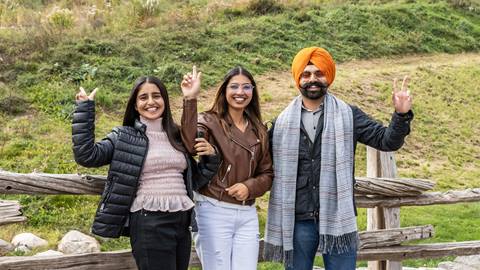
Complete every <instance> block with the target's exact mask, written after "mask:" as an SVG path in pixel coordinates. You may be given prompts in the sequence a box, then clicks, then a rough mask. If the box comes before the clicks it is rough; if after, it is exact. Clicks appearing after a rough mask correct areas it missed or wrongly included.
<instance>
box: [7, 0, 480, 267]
mask: <svg viewBox="0 0 480 270" xmlns="http://www.w3.org/2000/svg"><path fill="white" fill-rule="evenodd" d="M110 2H111V4H110V5H107V4H105V3H106V2H105V1H94V0H86V1H67V0H65V1H58V2H54V1H40V0H37V1H4V2H2V3H0V63H1V64H0V126H1V127H2V129H0V168H2V169H4V170H9V171H14V172H31V171H34V170H36V171H41V172H48V173H76V172H79V173H90V174H94V173H105V172H106V168H100V169H94V170H92V169H88V170H87V169H85V168H81V167H80V166H78V165H76V164H75V162H74V161H73V157H72V154H71V138H70V115H71V112H72V109H73V104H74V103H73V97H74V94H75V92H76V89H78V87H79V86H80V85H82V86H84V87H85V88H87V89H91V88H93V87H96V86H99V87H100V90H99V94H98V95H97V96H98V98H97V111H98V115H97V116H98V118H97V129H96V134H97V138H101V137H102V136H104V135H105V134H106V133H107V132H108V131H109V130H110V129H111V128H112V127H114V126H115V125H119V124H120V119H121V114H122V113H123V109H124V107H125V101H126V97H127V96H128V94H129V90H130V87H131V85H132V84H133V81H134V80H135V78H136V77H138V76H140V75H144V74H154V75H157V76H160V77H161V78H163V79H164V80H165V81H166V82H167V85H168V87H169V90H170V93H171V95H172V98H173V104H174V107H175V109H176V113H175V115H176V117H177V118H178V116H179V108H180V106H181V97H180V96H179V87H178V84H179V80H180V79H181V75H182V74H183V73H184V72H187V71H188V70H189V69H190V68H191V66H192V65H193V64H196V65H197V66H199V68H200V69H201V70H202V71H203V72H204V74H205V76H204V83H205V90H204V92H203V94H202V99H201V104H200V106H201V108H206V107H207V106H208V104H209V101H210V99H211V96H212V91H214V86H215V85H216V83H217V82H219V81H220V80H221V78H222V76H223V74H224V73H225V72H226V71H227V70H228V69H229V68H230V67H232V66H234V65H237V64H242V65H244V66H246V67H247V68H249V69H250V70H252V71H253V73H254V74H255V75H256V78H257V79H258V83H259V86H260V87H259V89H261V90H260V91H261V98H262V109H263V113H264V117H265V119H266V120H268V119H271V118H272V117H274V116H276V115H277V114H278V112H280V110H281V109H282V108H283V107H284V106H285V105H286V104H287V103H288V101H289V100H290V99H291V98H292V97H293V96H295V95H296V94H297V92H296V90H295V89H294V88H293V85H292V84H291V82H290V75H289V73H288V68H289V65H290V61H291V58H292V57H293V55H294V54H295V53H296V51H297V50H298V49H299V48H301V47H304V46H311V45H320V46H324V47H326V48H328V49H329V50H330V51H331V52H332V54H333V55H334V58H335V59H336V60H337V62H339V63H342V62H344V63H343V64H341V65H339V67H338V74H337V79H336V81H335V84H334V85H333V88H332V91H333V92H334V93H335V94H336V95H338V96H340V97H341V98H343V99H344V100H346V101H348V102H351V103H354V104H357V105H359V106H360V107H361V108H362V109H364V110H365V111H366V112H368V113H369V114H371V115H373V116H374V117H375V118H377V119H379V120H381V121H383V122H384V123H386V122H388V120H389V114H390V113H391V111H392V109H391V104H390V92H391V80H392V79H393V77H402V76H403V75H405V74H409V75H410V76H411V77H412V86H411V91H412V93H413V95H414V103H415V105H414V110H415V114H416V116H415V120H414V122H413V126H412V134H411V135H410V136H409V137H408V139H407V142H406V145H405V147H404V148H403V149H402V150H400V151H399V152H398V153H397V164H398V167H399V173H400V175H401V176H404V177H417V178H427V179H432V180H434V181H436V182H437V187H436V189H437V190H447V189H462V188H466V187H479V186H480V180H479V179H480V169H479V168H480V161H479V160H480V159H479V158H480V141H479V139H478V133H479V132H480V125H479V123H478V121H477V118H478V115H480V109H478V108H479V106H480V98H479V97H478V93H479V92H480V68H479V67H480V55H479V54H478V51H479V49H480V43H479V42H478V41H479V40H480V9H479V7H480V5H479V4H478V3H476V2H473V1H460V0H458V1H340V2H338V1H301V2H300V3H299V2H298V1H266V0H263V1H260V0H255V1H254V0H252V1H203V0H196V1H151V3H157V2H158V4H157V5H153V6H144V5H142V3H143V2H144V1H120V0H117V1H110ZM55 5H57V6H58V7H59V9H58V10H55V9H54V6H55ZM93 5H95V7H93ZM464 52H472V53H467V54H465V53H464ZM439 53H449V54H450V55H448V54H439ZM412 54H422V55H424V56H408V57H405V56H406V55H412ZM372 58H373V59H372ZM362 59H367V60H362ZM356 169H357V172H356V173H357V175H364V174H365V149H364V147H359V149H357V168H356ZM5 197H6V198H17V199H20V201H21V203H22V205H23V206H24V211H25V214H26V215H27V216H28V219H29V220H28V222H27V223H26V224H24V225H11V226H3V227H1V228H0V238H1V239H6V240H10V239H11V237H12V236H13V235H14V234H16V233H20V232H22V231H27V230H28V231H31V232H34V233H38V234H39V235H41V236H43V237H44V238H46V239H48V240H49V242H50V243H52V245H53V246H52V248H55V246H54V245H55V244H54V243H56V241H58V240H59V238H60V237H61V236H62V235H63V234H64V233H65V232H66V231H68V230H69V229H79V230H81V231H84V232H88V231H89V227H90V225H91V222H92V217H93V213H94V210H95V207H96V202H97V200H98V197H95V196H2V197H0V198H5ZM259 208H260V213H261V214H260V215H261V223H262V224H263V223H264V217H265V210H266V204H265V200H263V201H260V202H259ZM479 220H480V206H478V205H474V204H469V205H455V206H432V207H418V208H402V226H408V225H421V224H434V225H435V227H436V230H437V234H436V237H435V238H434V239H432V240H431V241H433V242H439V241H462V240H475V239H477V240H478V239H480V234H479V233H478V232H477V230H475V228H478V227H479V226H480V223H479ZM359 224H360V226H361V227H362V226H364V224H365V216H364V212H360V215H359ZM262 226H263V225H262ZM362 228H364V227H362ZM262 231H263V229H262ZM101 242H102V249H103V250H112V249H121V248H125V247H128V240H127V239H120V240H105V239H101ZM319 263H320V262H319ZM436 263H438V260H433V261H429V260H417V261H412V262H407V264H409V265H417V266H419V265H429V266H434V265H435V264H436ZM262 267H263V268H262V269H277V268H276V267H275V266H273V265H271V264H263V265H262Z"/></svg>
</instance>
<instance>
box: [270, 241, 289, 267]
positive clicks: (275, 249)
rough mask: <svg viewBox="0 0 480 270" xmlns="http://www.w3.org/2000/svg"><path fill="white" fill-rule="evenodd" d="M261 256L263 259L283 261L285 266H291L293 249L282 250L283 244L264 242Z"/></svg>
mask: <svg viewBox="0 0 480 270" xmlns="http://www.w3.org/2000/svg"><path fill="white" fill-rule="evenodd" d="M263 258H264V260H265V261H271V262H279V263H283V264H284V265H285V267H293V250H283V246H276V245H273V244H270V243H266V242H265V243H264V246H263Z"/></svg>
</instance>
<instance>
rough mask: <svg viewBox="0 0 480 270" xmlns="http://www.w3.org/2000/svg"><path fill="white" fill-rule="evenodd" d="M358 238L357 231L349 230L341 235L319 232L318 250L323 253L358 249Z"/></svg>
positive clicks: (338, 252)
mask: <svg viewBox="0 0 480 270" xmlns="http://www.w3.org/2000/svg"><path fill="white" fill-rule="evenodd" d="M359 243H360V238H359V236H358V232H356V231H355V232H351V233H346V234H342V235H338V236H336V235H325V234H321V235H320V239H319V245H318V251H319V252H321V253H325V254H332V253H333V254H343V253H347V252H350V251H353V250H358V247H359Z"/></svg>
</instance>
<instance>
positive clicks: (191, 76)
mask: <svg viewBox="0 0 480 270" xmlns="http://www.w3.org/2000/svg"><path fill="white" fill-rule="evenodd" d="M201 76H202V73H201V72H198V73H197V67H196V66H193V69H192V72H191V73H190V72H189V73H187V74H185V75H184V76H183V80H182V83H181V84H180V86H181V88H182V92H183V97H184V98H185V99H195V98H197V96H198V93H200V84H201Z"/></svg>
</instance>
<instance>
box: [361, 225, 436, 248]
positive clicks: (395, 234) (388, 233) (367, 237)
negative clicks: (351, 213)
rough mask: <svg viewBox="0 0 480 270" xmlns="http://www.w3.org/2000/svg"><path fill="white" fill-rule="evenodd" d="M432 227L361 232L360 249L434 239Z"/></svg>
mask: <svg viewBox="0 0 480 270" xmlns="http://www.w3.org/2000/svg"><path fill="white" fill-rule="evenodd" d="M433 235H434V230H433V226H432V225H425V226H415V227H406V228H396V229H384V230H374V231H364V232H360V233H359V236H360V249H366V248H378V247H387V246H395V245H400V244H401V243H403V242H406V241H410V240H415V239H426V238H430V237H433Z"/></svg>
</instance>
